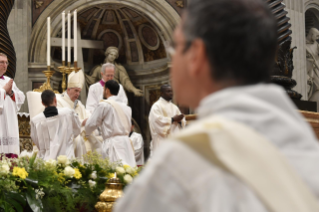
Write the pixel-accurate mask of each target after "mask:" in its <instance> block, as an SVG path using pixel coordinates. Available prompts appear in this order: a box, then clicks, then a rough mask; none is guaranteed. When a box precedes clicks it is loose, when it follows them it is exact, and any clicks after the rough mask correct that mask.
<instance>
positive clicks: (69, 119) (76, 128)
mask: <svg viewBox="0 0 319 212" xmlns="http://www.w3.org/2000/svg"><path fill="white" fill-rule="evenodd" d="M41 99H42V104H43V105H44V106H45V110H44V111H43V113H40V114H38V115H36V116H35V117H33V118H32V119H31V139H32V141H33V142H34V143H35V145H36V146H37V147H38V149H39V153H38V157H39V158H42V159H44V160H49V159H57V157H58V156H59V155H66V156H67V157H68V158H74V157H75V155H74V147H73V146H74V145H73V138H74V137H77V136H78V135H79V134H80V131H81V122H80V119H79V118H78V116H77V114H76V113H75V111H74V110H71V109H69V108H60V109H57V108H56V106H57V100H56V96H55V94H54V92H53V91H50V90H45V91H44V92H43V93H42V94H41Z"/></svg>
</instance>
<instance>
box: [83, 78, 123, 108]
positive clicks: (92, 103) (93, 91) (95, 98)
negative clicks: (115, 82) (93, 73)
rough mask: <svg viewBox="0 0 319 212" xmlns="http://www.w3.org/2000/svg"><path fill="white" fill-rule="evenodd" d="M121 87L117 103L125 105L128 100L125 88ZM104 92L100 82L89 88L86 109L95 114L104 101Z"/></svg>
mask: <svg viewBox="0 0 319 212" xmlns="http://www.w3.org/2000/svg"><path fill="white" fill-rule="evenodd" d="M119 85H120V90H119V93H118V94H117V96H115V97H116V101H117V102H122V103H124V104H126V105H127V104H128V99H127V96H126V94H125V91H124V88H123V86H122V85H121V84H119ZM103 92H104V87H103V86H102V85H101V83H100V82H97V83H95V84H93V85H91V86H90V88H89V93H88V98H87V101H86V109H87V110H88V111H90V113H93V111H94V110H95V108H96V107H97V106H98V105H99V102H100V101H101V100H103Z"/></svg>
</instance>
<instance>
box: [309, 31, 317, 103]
mask: <svg viewBox="0 0 319 212" xmlns="http://www.w3.org/2000/svg"><path fill="white" fill-rule="evenodd" d="M318 39H319V31H318V29H316V28H311V29H310V30H309V33H308V36H307V39H306V50H307V74H308V79H307V84H308V97H309V100H311V101H316V102H317V108H318V106H319V44H318V43H317V40H318Z"/></svg>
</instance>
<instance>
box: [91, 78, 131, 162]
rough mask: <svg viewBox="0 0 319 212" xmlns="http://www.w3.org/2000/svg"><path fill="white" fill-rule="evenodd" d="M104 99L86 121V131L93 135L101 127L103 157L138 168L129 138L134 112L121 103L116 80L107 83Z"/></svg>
mask: <svg viewBox="0 0 319 212" xmlns="http://www.w3.org/2000/svg"><path fill="white" fill-rule="evenodd" d="M104 86H105V90H104V97H105V98H106V99H107V100H103V101H101V102H100V103H99V105H98V107H97V108H96V109H95V110H94V112H93V114H92V116H91V117H90V118H89V119H88V120H87V121H86V124H85V131H86V133H87V134H90V133H92V132H93V131H94V130H95V129H97V127H99V126H101V133H102V137H103V153H104V154H103V157H106V158H109V160H110V161H111V162H117V161H121V162H122V163H123V164H127V165H129V166H131V167H135V166H136V161H135V156H134V149H133V146H132V143H131V141H130V139H129V137H128V135H129V133H130V130H131V116H132V110H131V108H130V107H129V106H127V105H126V104H124V103H122V102H119V101H118V99H117V97H116V95H117V94H118V92H119V89H120V86H119V84H118V83H117V82H116V81H114V80H109V81H107V82H106V83H105V85H104Z"/></svg>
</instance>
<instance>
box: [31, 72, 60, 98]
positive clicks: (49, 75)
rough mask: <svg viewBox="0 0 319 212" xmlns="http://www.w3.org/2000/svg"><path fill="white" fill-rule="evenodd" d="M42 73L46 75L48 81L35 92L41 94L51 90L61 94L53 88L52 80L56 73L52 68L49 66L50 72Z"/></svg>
mask: <svg viewBox="0 0 319 212" xmlns="http://www.w3.org/2000/svg"><path fill="white" fill-rule="evenodd" d="M42 73H44V75H45V76H46V77H47V81H46V82H45V83H43V85H41V86H40V88H38V89H34V90H33V91H34V92H40V93H41V92H43V91H45V90H51V91H53V92H54V93H59V91H56V90H53V89H52V88H51V83H50V79H51V77H52V75H53V74H54V71H51V67H50V66H48V70H45V71H42Z"/></svg>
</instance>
